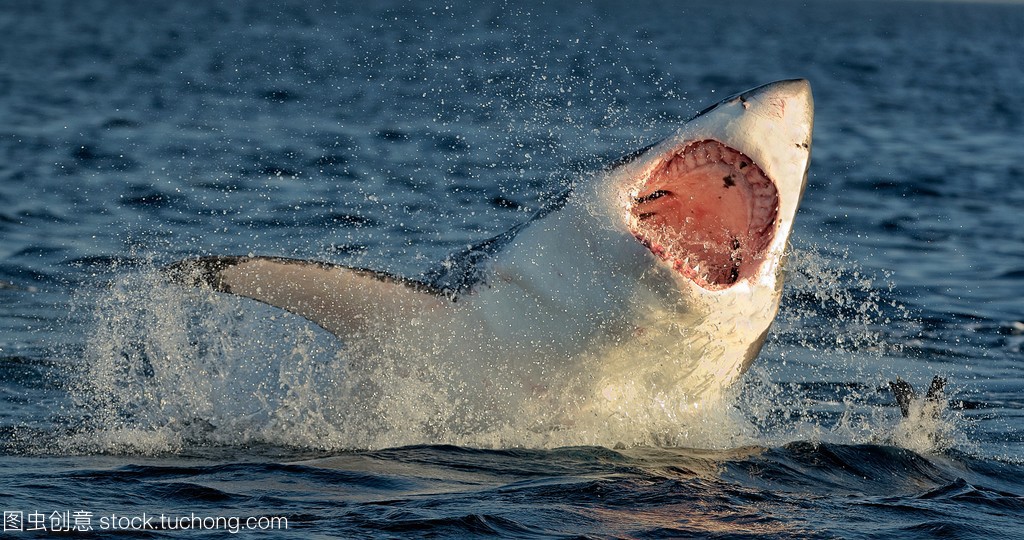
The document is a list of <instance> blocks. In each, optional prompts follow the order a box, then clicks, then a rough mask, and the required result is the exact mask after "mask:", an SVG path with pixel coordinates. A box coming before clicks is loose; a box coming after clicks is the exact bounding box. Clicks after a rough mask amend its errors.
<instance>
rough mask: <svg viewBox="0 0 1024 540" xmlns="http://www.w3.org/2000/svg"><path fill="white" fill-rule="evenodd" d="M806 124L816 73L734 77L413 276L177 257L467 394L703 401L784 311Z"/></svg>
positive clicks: (605, 410)
mask: <svg viewBox="0 0 1024 540" xmlns="http://www.w3.org/2000/svg"><path fill="white" fill-rule="evenodd" d="M812 126H813V101H812V98H811V91H810V85H809V83H808V82H807V81H805V80H802V79H797V80H785V81H778V82H774V83H770V84H766V85H764V86H760V87H758V88H754V89H752V90H749V91H747V92H743V93H740V94H737V95H735V96H733V97H730V98H727V99H725V100H723V101H721V102H719V103H717V104H715V105H714V106H712V107H709V108H708V109H706V110H704V111H703V112H701V113H700V114H698V115H697V116H696V117H694V118H693V119H691V120H690V121H688V122H686V123H685V124H683V125H682V126H681V127H680V128H679V130H678V131H677V132H676V133H675V134H674V135H672V136H670V137H668V138H666V139H665V140H663V141H661V142H659V143H656V144H654V145H651V146H649V147H647V148H645V149H643V150H640V151H638V152H635V153H633V154H631V155H629V156H627V157H626V158H623V159H622V160H620V161H618V162H616V163H615V164H613V165H612V166H610V167H609V168H607V169H606V170H603V171H601V172H599V173H597V174H595V175H593V176H592V177H591V178H588V179H584V180H580V181H579V182H578V183H577V185H576V186H574V189H573V190H572V191H571V193H569V194H568V195H567V197H566V199H565V200H564V201H563V202H562V203H561V204H559V205H557V206H556V207H552V208H546V209H544V210H542V211H540V212H538V215H537V216H535V218H534V219H532V220H530V221H529V222H528V223H525V224H523V225H520V226H518V227H516V228H515V229H513V230H512V231H510V232H509V233H506V234H504V235H500V236H499V237H496V238H494V239H491V240H488V241H486V242H483V243H481V244H480V245H478V246H475V247H474V248H472V249H470V250H468V251H467V252H466V253H463V254H458V255H456V256H453V257H452V258H451V259H450V260H448V261H445V264H444V265H442V266H441V267H440V268H439V269H438V270H437V271H435V272H433V273H430V274H427V275H425V276H424V277H423V278H422V279H419V280H416V279H408V278H403V277H398V276H391V275H386V274H382V273H379V272H374V271H372V270H366V269H355V268H347V267H343V266H338V265H333V264H327V263H322V262H314V261H301V260H293V259H284V258H277V257H224V256H215V257H205V258H196V259H188V260H184V261H180V262H178V263H174V264H172V265H171V266H169V267H167V268H166V271H167V274H168V275H169V276H171V278H172V279H173V280H174V281H175V282H177V283H180V284H184V285H187V286H200V287H210V288H212V289H213V290H216V291H220V292H224V293H230V294H233V295H238V296H243V297H247V298H251V299H254V300H257V301H260V302H264V303H267V304H270V305H272V306H276V307H279V308H281V309H284V310H287V311H289V312H292V313H295V314H298V315H300V316H302V317H305V318H306V319H308V320H310V321H312V322H314V323H316V324H318V325H320V326H321V327H323V328H324V329H326V330H327V331H329V332H331V333H333V334H335V335H337V336H338V337H339V338H341V339H342V340H343V341H344V342H345V343H346V344H349V343H351V342H356V341H360V342H366V341H367V340H369V342H372V343H376V344H379V345H380V347H381V348H382V349H384V348H387V347H389V346H391V345H393V344H394V343H395V342H396V341H398V342H402V343H404V344H406V345H407V346H408V347H410V348H416V347H419V348H421V349H422V350H424V351H429V353H428V352H424V353H423V354H425V355H429V356H430V357H431V358H433V359H440V361H442V362H444V363H447V364H448V365H449V366H451V369H450V370H449V373H450V376H455V377H459V378H461V379H462V380H463V382H462V383H460V384H461V386H460V387H459V388H461V390H460V392H465V393H467V394H479V395H491V394H493V395H512V394H516V395H518V396H520V397H523V398H527V401H528V400H535V399H542V398H543V399H555V398H556V397H557V396H552V395H551V394H552V393H553V392H555V391H556V388H555V387H556V386H558V387H559V388H560V389H559V390H558V392H562V391H563V390H564V388H566V387H567V385H568V386H572V388H573V396H574V397H573V400H574V405H573V407H575V409H574V410H576V411H577V412H579V411H586V412H587V413H588V414H597V415H614V414H616V411H619V410H623V408H624V407H629V406H631V404H633V403H634V402H638V401H644V402H651V400H652V399H653V400H657V399H660V398H659V396H662V397H664V396H674V397H675V401H674V403H677V404H680V405H678V406H680V407H685V406H688V405H694V406H696V404H698V403H699V402H701V401H702V400H705V399H708V398H711V397H714V396H718V395H720V394H721V393H722V391H723V390H724V389H726V388H727V387H728V386H729V385H730V384H732V383H733V382H734V381H736V379H737V378H739V377H740V375H742V374H743V373H744V372H745V371H746V370H747V369H748V367H749V366H750V364H751V362H753V361H754V359H755V358H756V356H757V355H758V353H759V352H760V350H761V347H762V344H763V343H764V340H765V337H766V335H767V332H768V329H769V326H770V325H771V323H772V320H773V319H774V317H775V315H776V313H777V311H778V308H779V302H780V299H781V295H782V286H783V263H784V258H785V252H786V249H787V241H788V238H789V235H790V232H791V231H792V227H793V219H794V216H795V214H796V211H797V207H798V205H799V202H800V198H801V196H802V194H803V190H804V187H805V184H806V179H807V169H808V165H809V161H810V148H811V132H812ZM389 344H390V345H389ZM360 350H365V349H364V348H361V349H360ZM407 350H408V349H407ZM412 361H414V359H411V360H410V362H412ZM556 380H557V381H560V383H559V384H558V385H556V384H555V382H554V381H556ZM491 401H492V403H491V406H493V407H499V408H500V407H505V406H512V405H510V403H511V402H510V401H509V400H507V399H505V398H502V399H500V400H499V399H498V398H494V399H492V400H491Z"/></svg>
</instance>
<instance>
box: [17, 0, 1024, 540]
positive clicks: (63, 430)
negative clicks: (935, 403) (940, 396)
mask: <svg viewBox="0 0 1024 540" xmlns="http://www.w3.org/2000/svg"><path fill="white" fill-rule="evenodd" d="M0 35H2V36H4V38H3V40H0V510H2V511H4V512H5V514H4V523H3V524H4V527H7V530H3V531H0V535H3V536H7V535H9V536H10V537H18V536H24V537H32V535H38V536H49V535H50V534H53V533H54V532H55V530H59V529H62V528H63V529H67V528H77V529H82V530H84V529H86V528H89V529H90V530H88V531H84V532H82V534H81V535H82V536H87V535H90V534H95V535H97V536H100V535H103V534H106V533H110V532H112V531H114V530H115V529H117V530H121V531H123V532H126V533H129V534H132V535H144V536H145V537H166V538H171V537H182V536H185V535H188V536H189V537H191V536H193V535H199V536H203V535H206V536H210V537H213V536H218V537H220V536H223V535H224V534H225V533H228V534H230V533H232V532H242V531H247V530H253V531H259V532H262V533H264V534H274V533H275V532H276V533H277V534H278V535H281V536H283V535H285V534H288V535H294V536H297V537H311V538H334V537H338V538H409V537H412V538H417V537H424V538H449V537H451V538H468V537H484V536H487V537H494V536H497V537H507V538H680V537H682V538H686V537H696V538H887V537H899V538H986V539H996V538H1024V529H1022V528H1021V524H1022V523H1024V227H1022V226H1021V216H1022V209H1024V160H1022V158H1024V100H1022V99H1021V98H1020V97H1021V96H1022V95H1024V61H1022V59H1024V39H1022V38H1021V36H1022V35H1024V5H1022V4H1020V3H992V4H989V3H984V2H962V3H961V2H955V1H949V2H911V1H884V2H881V1H877V2H876V1H872V0H860V1H848V2H839V1H826V0H816V1H808V2H796V1H790V0H782V1H776V2H770V3H768V2H755V1H752V0H749V1H741V0H726V1H722V2H692V1H686V2H653V1H652V2H646V1H641V2H630V3H628V4H623V3H619V2H596V3H592V4H587V5H578V6H574V5H563V4H561V3H554V2H549V3H533V2H530V3H509V2H501V3H480V4H479V5H469V4H464V3H458V2H437V3H429V2H388V1H384V2H374V3H355V2H337V3H328V2H298V1H295V2H288V1H276V0H275V1H273V2H258V1H241V2H209V3H206V2H203V3H198V2H191V3H184V2H182V3H173V2H161V3H157V2H142V3H127V2H113V1H99V0H89V1H78V2H71V1H66V2H60V1H41V2H20V1H19V2H9V3H6V4H5V5H4V7H3V8H2V9H0ZM794 77H802V78H806V79H808V80H810V81H811V84H812V86H813V91H814V99H815V106H816V117H815V131H814V144H813V152H812V164H811V169H810V176H809V179H808V186H807V190H806V193H805V196H804V199H803V203H802V206H801V208H800V211H799V213H798V216H797V225H796V230H795V233H794V237H793V253H792V255H791V256H790V260H789V270H788V274H789V275H788V281H787V289H786V293H785V296H784V300H783V305H782V309H781V312H780V315H779V317H778V319H777V321H776V324H775V326H773V329H772V332H771V335H770V336H769V340H768V343H767V344H766V346H765V348H764V351H763V352H762V353H761V355H760V357H759V358H758V360H757V361H756V363H755V366H754V368H753V369H752V370H751V371H750V372H749V373H747V375H746V376H745V377H744V379H743V380H742V382H741V383H740V384H739V385H738V387H737V388H736V391H735V395H734V396H732V397H731V398H730V399H731V401H730V403H729V404H728V407H727V410H724V411H717V412H716V413H715V414H711V415H709V416H706V417H703V419H702V420H701V421H699V422H697V423H695V424H684V423H681V424H680V425H677V426H665V425H661V424H659V425H643V424H642V423H638V425H637V426H636V433H635V434H634V435H635V436H634V437H632V438H631V439H630V440H621V439H620V438H616V437H612V436H610V435H609V436H607V437H602V434H600V433H598V434H594V433H588V434H586V436H583V434H579V433H574V432H573V431H572V429H571V427H570V428H566V429H565V430H564V431H560V432H556V433H551V432H537V431H536V430H529V429H512V428H509V427H508V426H482V427H481V429H480V431H479V432H474V433H453V432H451V431H450V430H446V429H445V426H444V425H437V423H436V422H435V423H432V422H431V421H430V418H427V416H429V414H428V413H429V412H430V411H437V410H441V409H442V408H443V407H445V406H446V405H447V404H446V403H444V402H443V401H444V400H443V399H442V396H443V395H444V394H443V393H440V392H439V391H438V389H436V388H430V387H410V388H409V389H408V390H409V393H408V394H407V396H408V397H407V398H406V399H405V400H404V401H405V403H400V404H397V403H396V404H394V406H395V408H394V409H387V405H388V404H385V406H384V408H381V409H379V410H380V411H381V414H392V415H394V414H398V411H404V412H409V411H412V412H416V411H423V415H424V418H420V417H416V416H409V417H408V420H407V422H405V424H404V425H402V429H393V430H389V431H388V432H386V433H379V432H374V431H373V430H372V429H370V427H372V426H366V425H365V423H364V422H361V421H358V419H361V418H363V417H362V416H360V415H361V414H364V415H365V414H366V410H365V407H367V406H369V405H368V404H367V403H364V402H358V401H346V400H345V399H343V398H344V396H346V395H350V393H348V392H349V390H351V388H348V386H347V385H350V383H351V380H350V379H348V378H346V376H345V375H346V374H347V373H352V372H353V370H357V369H366V370H372V363H373V358H363V357H360V356H359V351H347V352H346V351H344V350H343V349H344V346H343V344H341V343H340V342H339V341H337V340H336V339H335V338H333V337H332V336H330V335H328V334H326V333H325V332H323V331H322V330H320V329H319V328H317V327H315V326H314V325H312V324H311V323H308V322H305V321H303V320H301V319H299V318H297V317H294V316H291V315H288V314H285V313H283V312H280V311H277V310H274V309H272V308H269V307H265V306H261V305H257V304H255V303H253V302H250V301H245V300H241V299H236V298H230V297H226V296H222V295H216V294H214V293H209V292H207V293H202V292H196V291H186V290H183V289H181V288H180V287H175V286H172V285H169V284H167V283H166V282H164V281H162V280H161V278H160V272H159V268H160V267H161V266H162V265H165V264H167V263H170V262H173V261H175V260H179V259H181V258H184V257H189V256H194V255H209V254H212V255H222V254H235V255H246V254H261V255H275V256H286V257H297V258H304V259H316V260H322V261H328V262H332V263H338V264H345V265H352V266H359V267H367V268H374V269H377V270H381V271H386V272H390V273H394V274H398V275H403V276H409V277H416V276H419V275H420V274H422V273H423V272H424V271H426V270H427V269H429V268H431V267H432V266H433V265H436V264H437V263H438V262H439V261H442V260H443V259H444V258H445V257H446V256H447V255H448V254H450V253H452V252H455V251H458V250H460V249H463V248H464V247H466V246H467V245H469V244H473V243H475V242H479V241H481V240H483V239H486V238H488V237H490V236H493V235H494V234H497V233H500V232H502V231H504V230H507V229H509V228H510V227H512V226H515V225H516V224H519V223H522V222H523V221H525V220H527V219H529V217H530V215H531V214H532V213H533V212H534V211H535V210H537V209H538V208H541V207H542V206H544V204H545V202H546V201H549V200H551V198H553V197H557V196H558V194H559V193H561V192H562V191H563V190H564V189H565V188H566V187H567V186H570V185H571V184H572V183H573V182H574V181H575V180H577V179H580V178H585V177H587V176H589V175H593V174H596V173H598V172H599V171H600V170H601V167H602V166H603V165H604V164H607V163H609V162H610V161H612V160H614V159H616V158H617V157H619V156H621V155H623V154H626V153H628V152H630V151H632V150H635V149H637V148H640V147H643V146H645V145H647V144H650V143H651V142H654V141H657V140H659V139H661V138H663V137H665V136H667V135H669V134H671V133H672V132H673V131H674V130H675V129H676V128H677V127H678V126H679V125H680V123H682V122H683V121H685V120H686V119H687V118H689V117H690V116H692V115H693V114H695V113H696V112H697V111H700V110H701V109H703V108H704V107H705V106H707V105H709V104H712V103H714V102H716V101H718V100H720V99H722V98H724V97H726V96H729V95H731V94H733V93H735V92H738V91H742V90H746V89H748V88H751V87H754V86H757V85H760V84H763V83H766V82H769V81H772V80H777V79H786V78H794ZM370 372H372V371H370ZM936 375H939V376H942V377H944V378H946V379H947V381H948V382H947V384H946V397H948V398H949V406H948V407H947V408H946V409H944V410H942V411H941V412H940V414H939V415H938V416H937V417H934V416H932V415H929V414H915V415H912V416H911V417H910V418H908V419H903V418H902V417H901V414H900V411H899V409H898V407H897V406H896V402H895V400H894V399H893V396H892V394H891V393H890V391H889V389H888V383H889V382H890V381H893V380H895V379H896V378H897V377H899V378H902V379H905V380H907V381H909V382H910V383H911V384H913V385H914V386H915V387H916V388H919V389H924V388H926V387H927V386H928V384H929V381H931V379H932V377H933V376H936ZM375 406H377V407H381V405H379V404H378V405H375ZM399 406H401V407H399ZM652 406H654V405H653V404H652ZM374 410H375V411H376V410H377V409H374ZM402 418H405V417H399V419H400V420H401V419H402ZM389 421H390V422H391V424H395V419H394V418H393V417H392V418H391V419H390V420H389ZM637 441H640V442H639V443H638V442H637ZM144 516H145V517H149V518H156V519H151V520H150V521H148V522H147V521H145V519H143V517H144ZM161 518H162V519H161ZM17 528H20V531H15V530H13V529H17ZM285 528H286V529H287V532H285V533H282V532H279V531H281V530H282V529H285ZM28 529H34V531H30V530H28ZM184 529H188V530H184Z"/></svg>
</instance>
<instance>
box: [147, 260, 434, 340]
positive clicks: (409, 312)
mask: <svg viewBox="0 0 1024 540" xmlns="http://www.w3.org/2000/svg"><path fill="white" fill-rule="evenodd" d="M164 272H165V274H166V275H167V276H168V277H169V278H170V279H171V281H173V282H175V283H178V284H181V285H185V286H195V287H209V288H211V289H213V290H215V291H218V292H223V293H229V294H234V295H238V296H243V297H246V298H251V299H253V300H257V301H259V302H263V303H265V304H269V305H271V306H275V307H278V308H281V309H283V310H285V311H289V312H291V313H294V314H296V315H299V316H302V317H305V318H306V319H309V320H310V321H312V322H314V323H316V324H318V325H320V326H321V327H322V328H324V329H325V330H327V331H329V332H331V333H332V334H335V335H337V336H338V337H341V338H347V337H351V336H354V335H358V334H360V333H363V332H365V331H367V330H370V329H372V328H374V327H380V325H386V326H394V325H395V324H396V323H401V322H404V321H406V320H409V319H411V318H414V317H416V316H418V315H420V314H423V313H426V312H434V311H437V310H443V309H446V306H448V305H449V304H451V302H450V301H449V300H447V299H446V298H445V297H444V296H443V295H442V294H441V291H439V290H437V289H434V288H432V287H430V286H428V285H426V284H424V283H420V282H418V281H413V280H409V279H404V278H400V277H395V276H391V275H389V274H385V273H381V272H375V271H372V270H365V269H359V268H349V267H346V266H340V265H334V264H327V263H322V262H316V261H304V260H299V259H287V258H282V257H201V258H196V259H186V260H182V261H179V262H176V263H173V264H171V265H169V266H167V267H165V268H164Z"/></svg>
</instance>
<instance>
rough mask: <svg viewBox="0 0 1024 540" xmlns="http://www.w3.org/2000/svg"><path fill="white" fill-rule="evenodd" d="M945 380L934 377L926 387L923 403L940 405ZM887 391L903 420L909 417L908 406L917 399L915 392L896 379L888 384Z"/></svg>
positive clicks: (905, 382) (943, 393)
mask: <svg viewBox="0 0 1024 540" xmlns="http://www.w3.org/2000/svg"><path fill="white" fill-rule="evenodd" d="M945 388H946V379H945V378H944V377H940V376H938V375H936V376H935V377H933V378H932V382H931V384H930V385H928V391H927V392H925V394H924V399H925V402H929V403H941V402H942V401H943V400H944V399H945ZM889 390H890V391H892V394H893V396H895V397H896V404H897V405H899V406H900V413H901V414H902V415H903V418H907V417H909V416H910V405H911V403H912V402H913V401H914V400H915V399H917V392H915V391H914V387H912V386H910V383H908V382H907V381H904V380H903V379H901V378H899V377H896V380H895V381H890V382H889Z"/></svg>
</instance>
